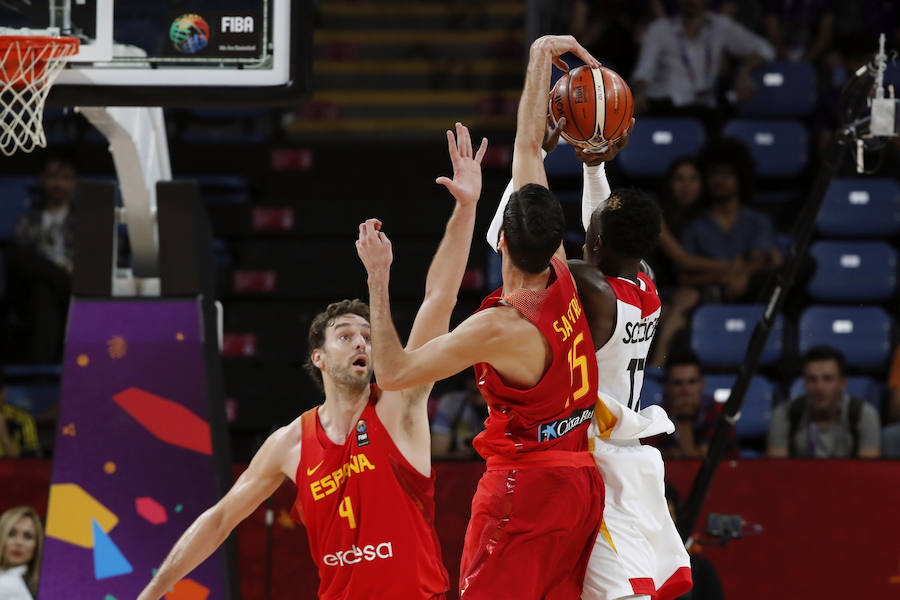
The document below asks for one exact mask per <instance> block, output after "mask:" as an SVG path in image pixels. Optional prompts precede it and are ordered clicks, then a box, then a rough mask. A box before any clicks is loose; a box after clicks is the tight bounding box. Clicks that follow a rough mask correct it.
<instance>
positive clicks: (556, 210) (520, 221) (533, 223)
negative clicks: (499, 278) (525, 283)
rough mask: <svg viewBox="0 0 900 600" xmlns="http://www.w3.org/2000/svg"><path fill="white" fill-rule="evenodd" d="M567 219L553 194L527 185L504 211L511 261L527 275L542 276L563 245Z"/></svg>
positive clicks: (504, 231) (514, 193)
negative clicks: (538, 274) (537, 274)
mask: <svg viewBox="0 0 900 600" xmlns="http://www.w3.org/2000/svg"><path fill="white" fill-rule="evenodd" d="M565 230H566V218H565V216H564V215H563V210H562V206H561V205H560V204H559V200H558V199H557V198H556V196H554V195H553V193H552V192H551V191H550V190H548V189H547V188H546V187H544V186H542V185H538V184H536V183H528V184H525V185H523V186H522V187H521V188H519V189H518V191H515V192H513V193H512V194H511V195H510V197H509V203H508V204H507V205H506V210H505V211H504V212H503V236H504V238H505V239H506V248H507V250H508V252H509V258H510V260H512V261H513V264H515V265H516V266H517V267H518V268H520V269H522V270H523V271H525V272H526V273H540V272H542V271H543V270H545V269H546V268H547V267H549V266H550V259H551V258H552V257H553V254H554V253H555V252H556V250H557V248H559V245H560V244H561V243H562V240H563V234H564V233H565Z"/></svg>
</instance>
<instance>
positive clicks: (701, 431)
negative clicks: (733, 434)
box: [653, 353, 737, 458]
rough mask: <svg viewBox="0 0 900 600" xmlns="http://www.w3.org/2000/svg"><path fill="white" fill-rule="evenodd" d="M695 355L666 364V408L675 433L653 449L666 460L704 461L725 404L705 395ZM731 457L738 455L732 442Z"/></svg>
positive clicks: (684, 356)
mask: <svg viewBox="0 0 900 600" xmlns="http://www.w3.org/2000/svg"><path fill="white" fill-rule="evenodd" d="M701 368H702V367H701V365H700V360H699V359H698V358H697V356H696V355H695V354H693V353H685V354H682V355H678V356H673V357H672V358H670V359H669V361H668V362H667V363H666V379H665V388H664V390H663V407H664V408H665V409H666V412H667V413H668V414H669V418H670V419H672V421H674V423H675V433H673V434H672V435H671V436H664V437H663V439H662V440H660V441H659V443H656V440H653V441H654V445H655V446H656V447H657V448H659V449H660V450H661V451H662V453H663V455H664V456H665V457H666V458H703V457H704V456H706V451H707V449H708V448H709V442H710V440H711V439H712V433H713V430H714V429H715V425H716V421H717V420H718V418H719V415H721V414H722V404H720V403H718V402H716V401H715V399H714V398H713V397H712V396H711V395H709V394H704V393H703V372H702V371H701ZM728 453H729V455H733V456H736V455H737V444H736V443H735V442H734V440H732V442H731V444H730V447H729V450H728Z"/></svg>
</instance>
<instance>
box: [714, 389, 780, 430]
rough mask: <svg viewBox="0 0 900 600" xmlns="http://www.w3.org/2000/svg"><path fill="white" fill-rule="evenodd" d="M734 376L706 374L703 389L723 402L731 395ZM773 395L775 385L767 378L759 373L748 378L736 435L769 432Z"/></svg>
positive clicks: (736, 425)
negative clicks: (748, 382) (748, 383)
mask: <svg viewBox="0 0 900 600" xmlns="http://www.w3.org/2000/svg"><path fill="white" fill-rule="evenodd" d="M735 378H736V377H735V376H734V375H706V376H705V377H704V386H703V391H704V393H706V394H710V395H712V396H713V398H715V400H716V402H725V401H726V400H728V397H729V396H730V395H731V386H733V385H734V380H735ZM774 397H775V386H774V385H772V383H771V382H770V381H769V380H768V379H766V378H765V377H761V376H759V375H754V376H753V377H752V378H751V379H750V385H749V387H748V388H747V394H746V395H745V396H744V402H743V403H742V404H741V411H740V418H739V419H738V422H737V423H736V424H735V429H736V431H737V435H738V437H742V438H752V437H760V436H763V435H766V434H767V433H768V432H769V419H771V418H772V403H773V399H774Z"/></svg>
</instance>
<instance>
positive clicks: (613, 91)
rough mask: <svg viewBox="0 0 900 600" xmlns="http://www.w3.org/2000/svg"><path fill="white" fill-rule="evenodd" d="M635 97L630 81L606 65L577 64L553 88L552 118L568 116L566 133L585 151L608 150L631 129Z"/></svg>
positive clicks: (570, 141) (565, 136)
mask: <svg viewBox="0 0 900 600" xmlns="http://www.w3.org/2000/svg"><path fill="white" fill-rule="evenodd" d="M633 115H634V100H633V99H632V97H631V90H630V89H628V84H627V83H625V80H624V79H622V78H621V77H620V76H619V74H618V73H616V72H615V71H613V70H612V69H607V68H606V67H600V68H599V69H591V68H590V67H588V66H587V65H584V66H581V67H576V68H574V69H572V70H571V71H569V72H568V73H567V74H565V75H563V76H562V77H561V78H560V79H559V81H557V82H556V85H554V86H553V89H552V90H551V91H550V117H551V118H552V119H553V124H554V125H555V124H556V123H557V122H558V121H559V119H560V118H561V117H565V118H566V126H565V127H564V128H563V130H562V136H563V138H565V140H566V141H567V142H569V143H570V144H572V145H573V146H580V147H581V148H584V149H585V150H604V149H605V148H606V147H607V145H608V144H609V143H610V142H615V141H616V140H618V139H619V137H620V136H621V135H622V133H624V131H625V130H626V129H627V128H628V124H629V123H631V117H632V116H633Z"/></svg>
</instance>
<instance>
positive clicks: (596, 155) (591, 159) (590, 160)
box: [575, 118, 634, 167]
mask: <svg viewBox="0 0 900 600" xmlns="http://www.w3.org/2000/svg"><path fill="white" fill-rule="evenodd" d="M633 129H634V119H633V118H632V119H631V123H630V124H629V125H628V129H626V130H625V131H624V132H623V133H622V136H621V137H620V138H619V139H618V140H616V141H615V142H613V143H611V144H609V145H607V146H606V149H605V150H603V151H602V152H592V151H590V150H585V149H583V148H579V147H578V146H575V157H576V158H577V159H578V160H580V161H581V162H583V163H584V164H586V165H587V166H589V167H596V166H597V165H599V164H600V163H604V162H607V161H610V160H612V159H614V158H615V157H616V155H617V154H618V153H619V152H620V151H621V150H622V148H624V147H625V146H627V145H628V136H629V135H631V132H632V130H633Z"/></svg>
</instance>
